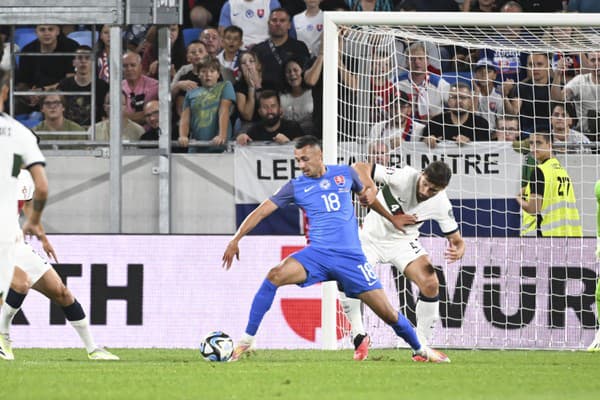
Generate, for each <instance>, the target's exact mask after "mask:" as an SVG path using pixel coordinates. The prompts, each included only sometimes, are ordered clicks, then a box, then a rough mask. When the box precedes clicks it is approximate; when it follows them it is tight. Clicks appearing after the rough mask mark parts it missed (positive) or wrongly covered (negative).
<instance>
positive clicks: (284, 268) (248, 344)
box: [231, 256, 307, 361]
mask: <svg viewBox="0 0 600 400" xmlns="http://www.w3.org/2000/svg"><path fill="white" fill-rule="evenodd" d="M306 277H307V274H306V270H305V269H304V267H303V266H302V264H300V262H299V261H297V260H296V259H295V258H293V257H291V256H290V257H287V258H286V259H285V260H283V261H282V262H281V263H280V264H279V265H278V266H276V267H274V268H272V269H271V270H270V271H269V272H268V273H267V277H266V278H265V280H264V281H263V283H262V284H261V286H260V288H259V289H258V292H256V294H255V295H254V300H252V305H251V307H250V315H249V317H248V324H247V325H246V331H245V332H244V335H243V336H242V338H241V339H240V340H239V341H238V345H237V346H236V348H235V349H234V351H233V355H232V356H231V361H236V360H238V359H239V358H240V356H241V355H242V354H244V353H247V352H249V351H251V350H252V349H253V347H254V342H255V338H254V337H255V335H256V332H257V331H258V328H259V327H260V323H261V322H262V320H263V318H264V316H265V314H266V313H267V311H269V309H270V308H271V305H272V304H273V300H274V299H275V294H276V293H277V288H279V287H280V286H284V285H291V284H297V283H302V282H305V281H306Z"/></svg>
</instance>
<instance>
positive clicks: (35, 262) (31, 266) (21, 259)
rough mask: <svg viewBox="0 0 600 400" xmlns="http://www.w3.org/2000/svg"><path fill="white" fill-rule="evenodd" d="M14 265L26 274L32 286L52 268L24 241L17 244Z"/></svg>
mask: <svg viewBox="0 0 600 400" xmlns="http://www.w3.org/2000/svg"><path fill="white" fill-rule="evenodd" d="M15 265H16V266H17V267H19V268H21V269H22V270H23V271H25V272H26V273H27V276H28V277H29V279H30V280H31V284H32V285H33V284H34V283H36V282H37V281H38V280H39V279H40V278H41V277H42V275H44V274H45V273H46V271H48V270H49V269H50V268H52V265H50V263H49V262H48V261H46V260H44V259H43V258H42V257H41V256H40V255H39V254H38V253H36V252H35V250H34V249H33V247H31V245H29V244H27V243H25V242H24V241H20V242H19V243H17V246H16V250H15Z"/></svg>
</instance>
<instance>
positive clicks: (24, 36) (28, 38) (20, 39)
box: [15, 31, 37, 50]
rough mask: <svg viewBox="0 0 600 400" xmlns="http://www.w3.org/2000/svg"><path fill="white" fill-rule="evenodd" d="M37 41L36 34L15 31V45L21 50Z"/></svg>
mask: <svg viewBox="0 0 600 400" xmlns="http://www.w3.org/2000/svg"><path fill="white" fill-rule="evenodd" d="M36 39H37V36H36V34H35V32H16V31H15V44H16V45H17V46H19V49H20V50H23V47H25V46H26V45H28V44H29V43H31V42H33V41H34V40H36Z"/></svg>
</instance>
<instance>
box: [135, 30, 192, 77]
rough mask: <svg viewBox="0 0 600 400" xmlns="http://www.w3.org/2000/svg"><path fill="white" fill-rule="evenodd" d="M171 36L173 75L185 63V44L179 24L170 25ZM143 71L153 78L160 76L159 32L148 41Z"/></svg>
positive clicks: (143, 57)
mask: <svg viewBox="0 0 600 400" xmlns="http://www.w3.org/2000/svg"><path fill="white" fill-rule="evenodd" d="M169 36H170V38H171V77H173V76H174V75H175V72H176V71H177V70H179V68H181V67H182V66H183V65H184V64H185V44H184V43H183V34H182V32H181V28H180V26H179V25H169ZM142 72H143V73H144V75H147V76H149V77H152V78H156V77H157V76H158V34H157V35H154V39H153V40H152V42H150V43H148V44H147V45H146V47H145V49H144V55H143V56H142Z"/></svg>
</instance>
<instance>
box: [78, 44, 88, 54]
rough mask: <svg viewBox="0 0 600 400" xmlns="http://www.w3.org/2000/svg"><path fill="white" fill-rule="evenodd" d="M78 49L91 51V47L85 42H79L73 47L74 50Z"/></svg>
mask: <svg viewBox="0 0 600 400" xmlns="http://www.w3.org/2000/svg"><path fill="white" fill-rule="evenodd" d="M78 50H85V51H89V52H90V53H91V52H92V48H91V47H90V46H88V45H87V44H80V45H79V46H77V48H76V49H75V51H78Z"/></svg>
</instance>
